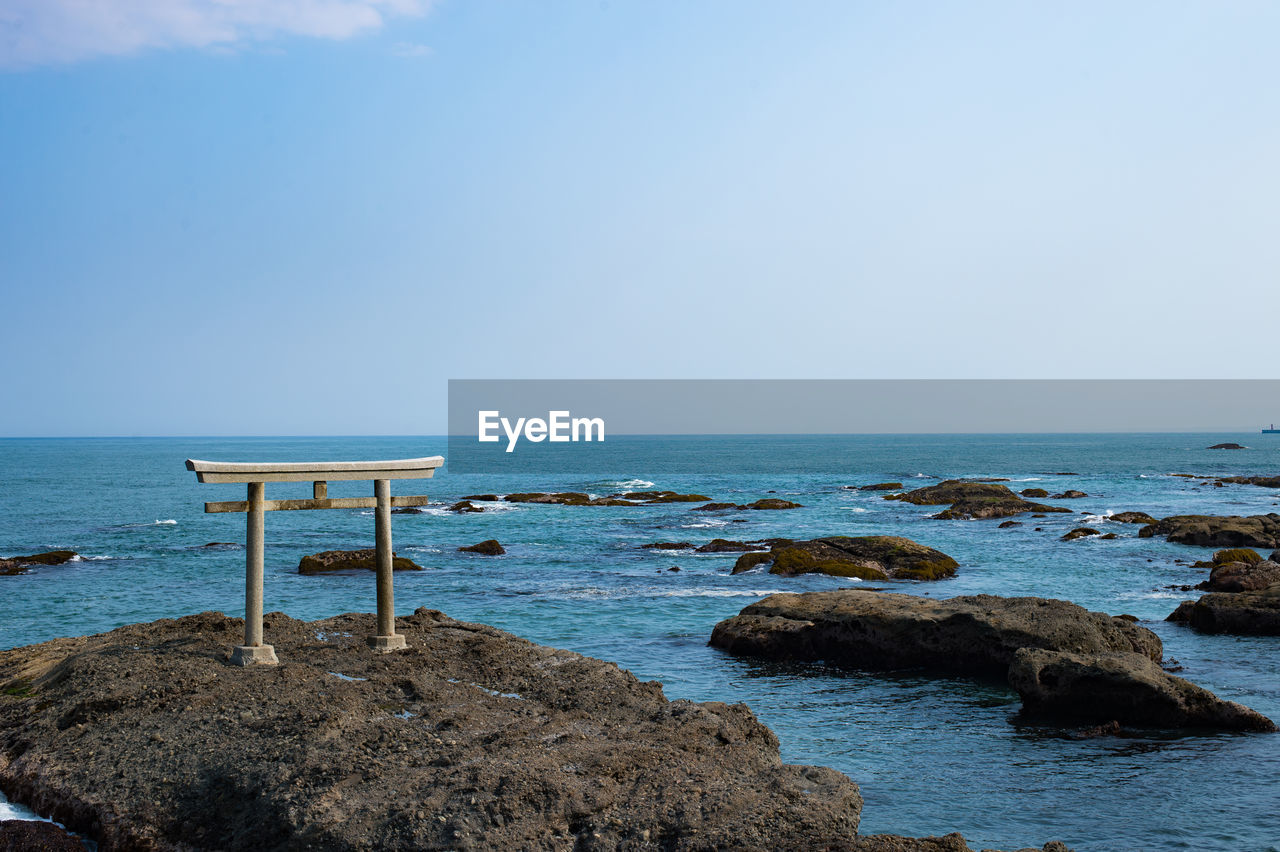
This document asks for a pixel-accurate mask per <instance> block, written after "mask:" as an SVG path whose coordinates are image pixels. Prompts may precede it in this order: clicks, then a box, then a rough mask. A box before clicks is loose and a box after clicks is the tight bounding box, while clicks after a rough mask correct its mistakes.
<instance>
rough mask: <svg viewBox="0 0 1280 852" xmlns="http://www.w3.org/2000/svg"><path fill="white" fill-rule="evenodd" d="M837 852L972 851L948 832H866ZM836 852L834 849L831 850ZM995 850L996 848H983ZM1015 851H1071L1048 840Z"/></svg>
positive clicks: (959, 838) (993, 851) (1062, 844)
mask: <svg viewBox="0 0 1280 852" xmlns="http://www.w3.org/2000/svg"><path fill="white" fill-rule="evenodd" d="M837 848H838V850H839V852H974V850H973V849H972V848H971V847H970V846H969V844H967V843H965V842H964V837H962V836H961V835H959V834H948V835H946V836H944V837H902V836H901V835H897V834H868V835H864V836H862V837H859V838H857V839H856V840H855V841H854V842H853V843H852V845H850V846H848V847H844V846H841V847H837ZM832 852H836V850H832ZM983 852H996V850H989V849H988V850H983ZM1016 852H1071V850H1070V849H1069V848H1068V847H1067V845H1066V844H1065V843H1061V842H1059V841H1056V840H1054V841H1050V842H1049V843H1046V844H1045V845H1044V846H1042V847H1040V848H1039V849H1031V848H1025V849H1018V850H1016Z"/></svg>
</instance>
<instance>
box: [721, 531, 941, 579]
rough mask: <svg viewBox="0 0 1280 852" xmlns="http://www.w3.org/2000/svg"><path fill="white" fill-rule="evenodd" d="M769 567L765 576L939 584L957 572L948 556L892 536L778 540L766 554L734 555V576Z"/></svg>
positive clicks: (906, 539)
mask: <svg viewBox="0 0 1280 852" xmlns="http://www.w3.org/2000/svg"><path fill="white" fill-rule="evenodd" d="M764 564H769V565H770V567H769V573H770V574H783V575H789V576H794V575H796V574H829V575H831V576H834V577H860V578H861V579H863V580H941V579H943V578H945V577H952V576H954V575H955V573H956V567H957V566H958V563H957V562H956V561H955V560H954V559H952V558H951V557H950V556H948V555H947V554H945V553H943V552H942V551H940V550H934V549H933V548H932V547H925V546H924V545H923V544H918V543H917V542H914V541H912V540H911V539H909V538H902V537H900V536H893V535H871V536H859V537H851V536H842V535H838V536H828V537H826V538H815V539H813V540H812V541H789V540H785V539H784V540H781V541H777V542H776V543H774V544H773V545H772V547H771V549H770V550H769V551H768V552H767V553H746V554H744V555H742V556H740V557H738V561H737V562H736V563H735V564H734V566H733V572H732V573H734V574H741V573H742V572H744V571H749V570H751V569H752V568H755V567H756V566H757V565H764Z"/></svg>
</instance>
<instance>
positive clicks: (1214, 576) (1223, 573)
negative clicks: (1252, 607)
mask: <svg viewBox="0 0 1280 852" xmlns="http://www.w3.org/2000/svg"><path fill="white" fill-rule="evenodd" d="M1196 567H1197V568H1209V569H1210V570H1209V579H1208V580H1205V581H1204V582H1203V583H1200V584H1199V585H1198V586H1197V587H1196V588H1199V589H1207V590H1209V591H1212V592H1256V591H1260V590H1262V589H1265V588H1267V586H1270V585H1272V584H1273V583H1280V564H1277V563H1275V562H1273V561H1271V560H1270V559H1263V558H1262V557H1261V556H1260V555H1258V553H1257V552H1255V551H1253V550H1249V549H1247V548H1233V549H1231V550H1219V551H1218V552H1217V553H1215V554H1213V560H1212V561H1211V562H1197V563H1196Z"/></svg>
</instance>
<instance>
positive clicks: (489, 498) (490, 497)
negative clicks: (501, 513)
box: [462, 494, 502, 503]
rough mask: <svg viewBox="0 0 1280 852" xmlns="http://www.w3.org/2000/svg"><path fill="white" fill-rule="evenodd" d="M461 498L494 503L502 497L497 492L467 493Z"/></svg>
mask: <svg viewBox="0 0 1280 852" xmlns="http://www.w3.org/2000/svg"><path fill="white" fill-rule="evenodd" d="M462 499H463V500H477V501H479V502H481V503H494V502H497V501H498V500H500V499H502V498H500V497H499V496H498V495H497V494H468V495H467V496H466V497H463V498H462Z"/></svg>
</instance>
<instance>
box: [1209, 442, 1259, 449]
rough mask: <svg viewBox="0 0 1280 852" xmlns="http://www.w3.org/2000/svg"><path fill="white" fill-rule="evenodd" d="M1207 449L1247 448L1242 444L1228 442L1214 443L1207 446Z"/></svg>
mask: <svg viewBox="0 0 1280 852" xmlns="http://www.w3.org/2000/svg"><path fill="white" fill-rule="evenodd" d="M1208 449H1210V450H1247V449H1249V448H1248V447H1246V446H1245V445H1244V444H1232V443H1229V442H1228V443H1225V444H1214V445H1213V446H1212V447H1209V448H1208Z"/></svg>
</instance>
